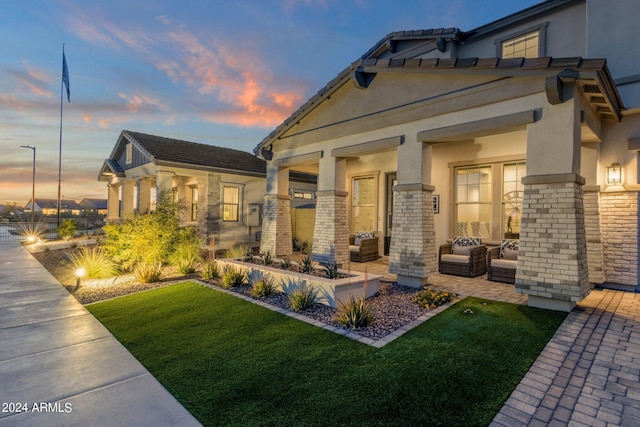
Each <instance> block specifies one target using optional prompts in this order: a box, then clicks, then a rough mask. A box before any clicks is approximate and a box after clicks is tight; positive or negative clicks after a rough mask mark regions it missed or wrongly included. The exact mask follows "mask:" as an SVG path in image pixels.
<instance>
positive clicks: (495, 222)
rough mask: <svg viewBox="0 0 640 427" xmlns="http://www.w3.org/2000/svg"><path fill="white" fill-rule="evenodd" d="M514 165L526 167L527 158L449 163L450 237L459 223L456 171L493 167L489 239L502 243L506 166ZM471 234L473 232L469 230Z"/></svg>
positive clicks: (508, 157)
mask: <svg viewBox="0 0 640 427" xmlns="http://www.w3.org/2000/svg"><path fill="white" fill-rule="evenodd" d="M514 163H524V164H525V165H526V163H527V159H526V156H524V155H521V156H518V155H513V156H500V157H491V158H485V159H476V160H468V161H460V162H451V163H449V170H450V181H449V182H450V183H451V185H450V203H449V206H450V213H449V219H450V229H449V233H450V235H454V234H455V233H456V226H457V223H458V209H457V203H456V200H457V199H456V193H457V188H456V171H457V169H458V168H472V167H480V166H491V168H492V177H491V186H492V188H491V194H492V196H491V211H492V221H491V225H490V226H491V233H490V236H489V238H488V240H489V241H494V240H495V241H500V240H501V239H503V238H504V235H505V230H506V222H505V221H506V220H505V218H504V203H505V200H504V190H505V189H504V166H505V165H508V164H514ZM469 232H471V230H469Z"/></svg>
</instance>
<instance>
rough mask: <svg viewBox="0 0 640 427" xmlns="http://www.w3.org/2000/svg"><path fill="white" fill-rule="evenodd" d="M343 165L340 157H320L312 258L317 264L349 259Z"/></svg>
mask: <svg viewBox="0 0 640 427" xmlns="http://www.w3.org/2000/svg"><path fill="white" fill-rule="evenodd" d="M346 164H347V161H346V159H343V158H334V157H330V156H326V157H323V158H322V159H320V164H319V174H318V191H317V192H316V196H317V199H316V218H315V225H314V229H313V247H312V251H313V253H312V258H313V260H314V261H317V262H319V263H321V264H338V265H344V264H347V263H348V262H349V224H348V221H347V192H346V191H345V179H346Z"/></svg>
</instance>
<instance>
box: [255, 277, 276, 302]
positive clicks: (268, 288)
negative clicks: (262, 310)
mask: <svg viewBox="0 0 640 427" xmlns="http://www.w3.org/2000/svg"><path fill="white" fill-rule="evenodd" d="M275 291H276V283H275V280H273V278H272V277H270V276H263V277H262V278H260V279H258V280H256V281H255V282H254V283H252V284H251V295H253V296H254V297H256V298H263V297H266V296H269V295H271V294H272V293H274V292H275Z"/></svg>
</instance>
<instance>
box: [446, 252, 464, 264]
mask: <svg viewBox="0 0 640 427" xmlns="http://www.w3.org/2000/svg"><path fill="white" fill-rule="evenodd" d="M440 261H442V262H454V263H456V264H469V256H468V255H467V256H465V255H453V254H442V256H441V257H440Z"/></svg>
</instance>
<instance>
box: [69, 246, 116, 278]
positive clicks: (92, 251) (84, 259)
mask: <svg viewBox="0 0 640 427" xmlns="http://www.w3.org/2000/svg"><path fill="white" fill-rule="evenodd" d="M69 258H70V260H71V263H72V264H73V266H74V268H76V269H79V268H82V269H84V272H85V275H86V276H87V277H88V278H90V279H103V278H106V277H113V276H116V275H117V274H118V269H117V267H116V265H115V263H114V262H113V261H112V260H111V259H110V258H109V257H108V256H107V253H106V252H105V251H104V249H103V248H101V247H100V246H94V247H87V246H83V247H81V248H80V249H79V250H77V251H74V252H72V253H71V254H70V255H69Z"/></svg>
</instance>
